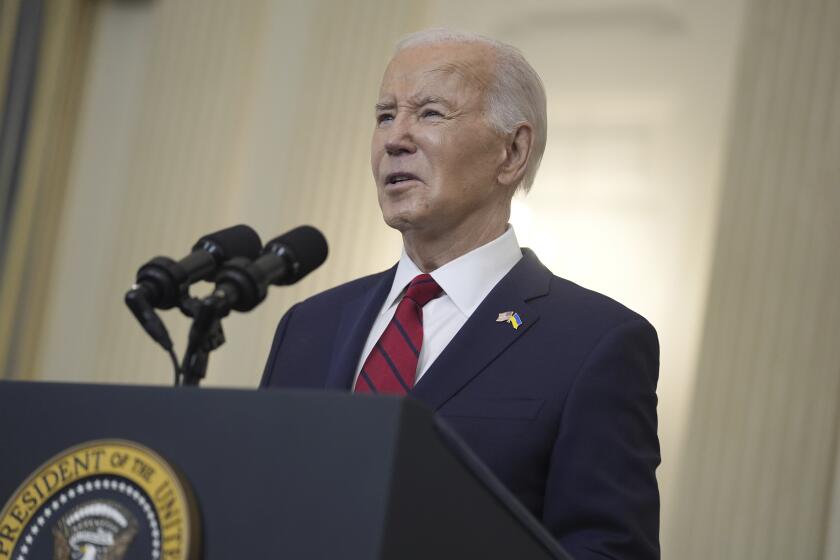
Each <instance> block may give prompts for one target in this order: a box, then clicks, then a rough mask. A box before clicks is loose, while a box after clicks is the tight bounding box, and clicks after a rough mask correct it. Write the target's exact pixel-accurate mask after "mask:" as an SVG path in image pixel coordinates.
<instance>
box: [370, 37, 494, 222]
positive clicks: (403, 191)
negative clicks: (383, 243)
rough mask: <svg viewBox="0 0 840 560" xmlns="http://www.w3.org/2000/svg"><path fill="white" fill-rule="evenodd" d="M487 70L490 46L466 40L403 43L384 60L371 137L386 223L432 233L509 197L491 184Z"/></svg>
mask: <svg viewBox="0 0 840 560" xmlns="http://www.w3.org/2000/svg"><path fill="white" fill-rule="evenodd" d="M492 68H493V52H492V49H490V48H489V47H487V46H486V45H481V44H471V43H444V44H438V45H424V46H419V47H410V48H408V49H405V50H403V51H400V52H399V53H397V55H396V56H395V57H394V58H393V59H392V60H391V63H390V64H389V65H388V68H387V69H386V70H385V75H384V76H383V78H382V86H381V87H380V91H379V101H378V103H377V106H376V128H375V130H374V133H373V140H372V142H371V166H372V168H373V176H374V178H375V179H376V187H377V192H378V195H379V206H380V208H381V209H382V215H383V217H384V219H385V222H386V223H387V224H388V225H389V226H391V227H393V228H395V229H398V230H399V231H401V232H403V233H405V232H406V231H409V230H414V231H417V232H422V233H423V234H424V235H432V236H434V235H439V234H442V233H445V232H448V231H452V230H453V229H454V228H456V227H457V226H458V225H460V224H463V223H465V222H466V221H468V220H470V219H473V220H476V219H478V220H480V219H481V216H482V215H483V214H486V213H488V212H489V210H490V209H492V208H493V207H494V206H495V207H498V204H499V201H500V200H502V199H505V198H506V197H509V193H508V192H507V190H506V189H504V188H503V187H502V186H500V185H498V183H497V177H498V170H499V166H500V165H501V163H502V162H503V161H504V157H505V149H504V142H503V139H502V137H501V136H500V135H499V134H498V133H497V132H496V131H495V130H494V129H493V128H492V127H491V126H490V125H489V124H488V123H487V121H486V118H485V115H484V111H485V107H486V105H485V90H486V88H487V86H488V84H489V83H490V80H491V79H492Z"/></svg>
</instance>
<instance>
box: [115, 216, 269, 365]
mask: <svg viewBox="0 0 840 560" xmlns="http://www.w3.org/2000/svg"><path fill="white" fill-rule="evenodd" d="M261 246H262V243H261V242H260V236H259V235H257V232H255V231H254V230H253V229H251V228H250V227H248V226H246V225H238V226H233V227H229V228H226V229H223V230H220V231H217V232H215V233H211V234H209V235H205V236H204V237H202V238H201V239H199V240H198V241H197V242H196V244H195V245H193V248H192V252H191V253H190V254H189V255H187V256H186V257H184V258H183V259H181V260H180V261H178V262H175V261H174V260H172V259H170V258H169V257H155V258H154V259H152V260H150V261H149V262H147V263H146V264H144V265H143V266H142V267H140V270H138V271H137V280H136V281H135V283H134V286H132V287H131V289H130V290H129V291H128V292H127V293H126V294H125V303H126V305H127V306H128V308H129V309H130V310H131V312H132V313H133V314H134V316H135V317H136V318H137V320H138V321H139V322H140V325H141V326H142V327H143V329H144V330H145V331H146V332H147V333H148V334H149V336H151V337H152V338H153V339H154V340H155V341H156V342H157V343H158V344H160V345H161V346H163V347H164V348H165V349H166V350H167V351H171V350H172V340H171V339H170V338H169V333H168V332H167V330H166V326H165V325H164V324H163V322H162V321H161V320H160V318H159V317H158V316H157V314H156V313H155V312H154V308H155V307H157V308H159V309H170V308H172V307H174V306H175V305H177V304H178V303H179V301H180V300H181V299H182V298H183V297H185V296H186V294H187V288H188V287H189V286H190V284H194V283H195V282H198V281H199V280H212V279H213V277H214V273H215V272H216V270H217V269H218V268H219V266H221V265H222V264H223V263H224V262H225V261H226V260H228V259H231V258H236V257H240V258H246V259H248V258H250V259H254V258H256V257H257V256H258V255H259V253H260V247H261Z"/></svg>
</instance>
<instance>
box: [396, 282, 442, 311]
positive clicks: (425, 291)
mask: <svg viewBox="0 0 840 560" xmlns="http://www.w3.org/2000/svg"><path fill="white" fill-rule="evenodd" d="M441 293H443V289H442V288H441V287H440V286H438V283H437V282H435V279H434V278H432V277H431V276H430V275H428V274H418V275H417V276H415V277H414V279H413V280H412V281H411V283H410V284H409V285H408V289H407V290H406V291H405V296H404V297H406V298H408V299H410V300H413V301H414V302H416V303H417V305H419V306H420V307H423V306H424V305H426V304H427V303H429V302H430V301H432V300H433V299H435V298H436V297H438V296H440V294H441Z"/></svg>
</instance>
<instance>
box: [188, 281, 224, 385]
mask: <svg viewBox="0 0 840 560" xmlns="http://www.w3.org/2000/svg"><path fill="white" fill-rule="evenodd" d="M220 304H221V301H220V300H219V298H217V297H216V296H213V295H211V296H209V297H207V298H204V299H197V298H192V297H190V298H185V299H184V300H182V301H181V303H180V304H179V308H180V309H181V311H182V312H183V313H184V314H185V315H187V316H188V317H192V320H193V321H192V325H191V326H190V334H189V338H188V340H187V349H186V350H185V351H184V358H183V361H182V362H181V375H183V379H182V383H181V384H182V385H185V386H188V387H197V386H198V384H199V383H201V380H202V379H204V376H205V374H206V373H207V362H208V361H209V359H210V352H212V351H213V350H215V349H216V348H218V347H219V346H221V345H222V344H224V343H225V333H224V331H222V319H223V318H224V317H226V316H227V315H228V313H229V311H230V310H229V309H226V308H225V307H224V306H223V305H220Z"/></svg>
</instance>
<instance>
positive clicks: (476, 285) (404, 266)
mask: <svg viewBox="0 0 840 560" xmlns="http://www.w3.org/2000/svg"><path fill="white" fill-rule="evenodd" d="M521 258H522V250H521V249H520V248H519V242H518V241H517V239H516V233H515V232H514V231H513V226H511V225H508V227H507V229H506V230H505V232H504V233H503V234H502V235H500V236H499V237H497V238H496V239H494V240H493V241H491V242H489V243H486V244H484V245H482V246H481V247H478V248H476V249H473V250H472V251H470V252H469V253H467V254H465V255H461V256H460V257H458V258H457V259H455V260H453V261H450V262H448V263H446V264H445V265H443V266H442V267H440V268H438V269H437V270H434V271H432V272H431V273H430V274H431V276H432V278H434V279H435V282H437V283H438V285H439V286H440V287H441V288H442V289H443V292H444V293H445V294H446V295H448V296H449V297H450V299H452V302H453V303H454V304H455V306H456V307H458V309H459V310H460V311H461V312H462V313H463V314H464V315H466V316H467V317H469V316H470V315H472V312H473V311H475V309H476V307H478V305H479V304H480V303H481V302H482V301H484V298H485V297H487V294H489V293H490V290H492V289H493V287H494V286H495V285H496V284H498V282H499V280H501V279H502V278H503V277H504V276H505V274H507V273H508V272H510V269H512V268H513V266H514V265H515V264H516V263H517V262H518V261H519V259H521ZM418 274H423V272H422V271H421V270H420V268H419V267H418V266H417V265H416V264H414V261H412V260H411V258H410V257H409V256H408V254H407V253H406V252H405V248H403V250H402V255H400V262H399V264H398V265H397V272H396V274H395V275H394V283H393V284H392V286H391V291H390V293H389V294H388V297H387V298H386V299H385V305H384V306H383V310H382V311H383V313H384V312H385V311H387V310H388V309H390V308H391V306H393V305H394V304H396V303H397V301H398V299H399V298H400V297H401V296H402V294H403V292H404V291H405V288H406V287H407V286H408V284H409V282H411V280H412V279H413V278H414V277H415V276H417V275H418Z"/></svg>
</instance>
